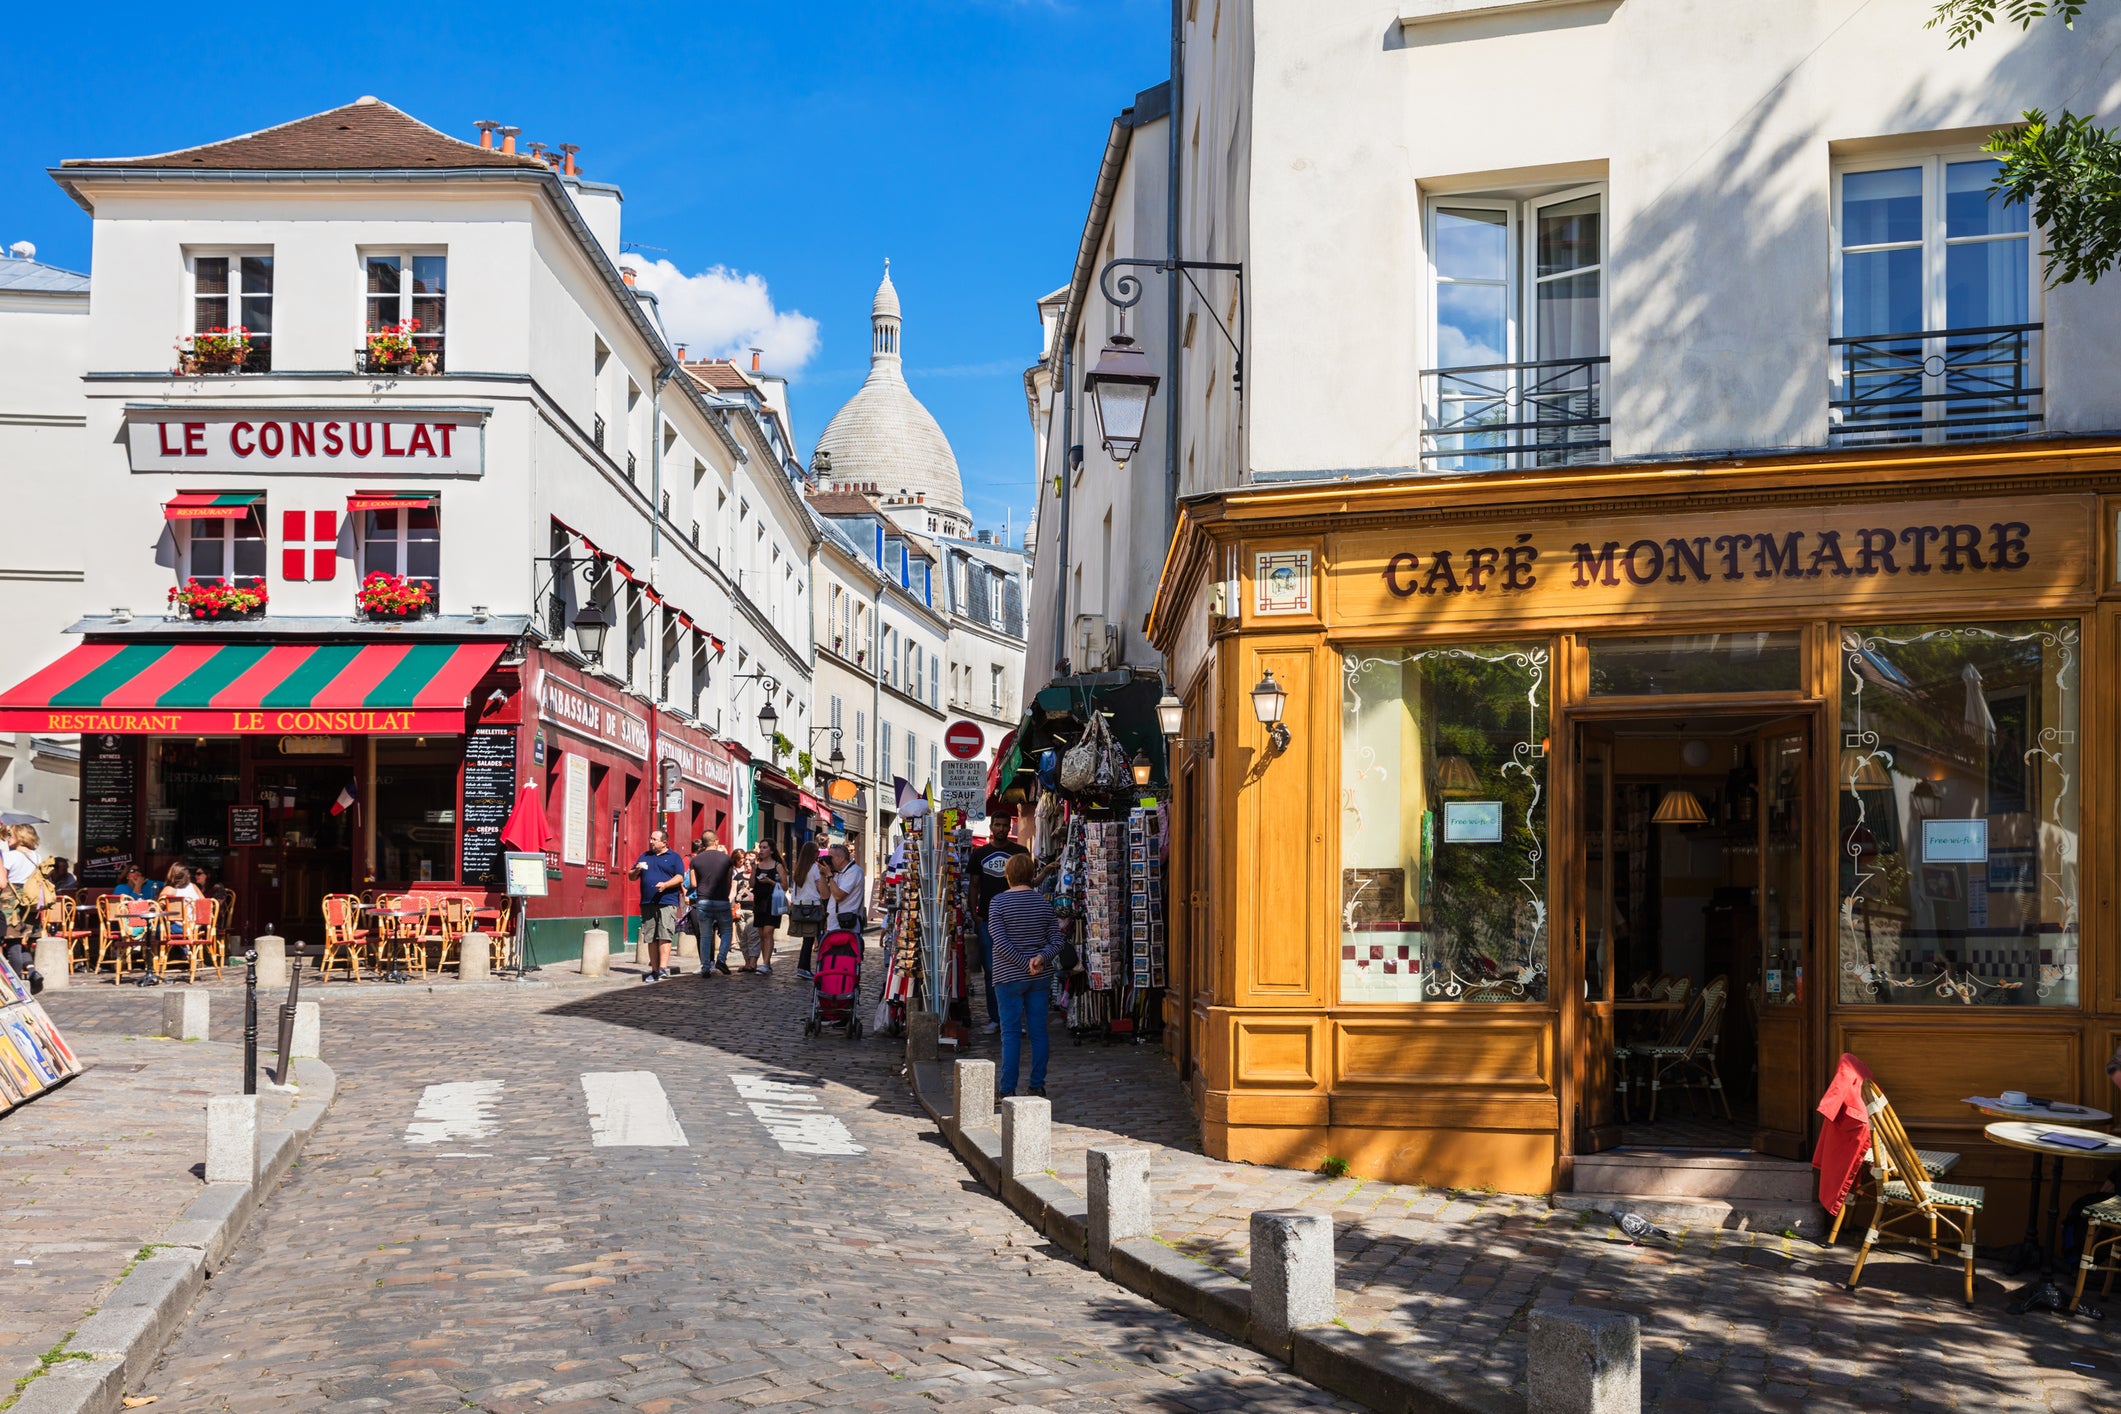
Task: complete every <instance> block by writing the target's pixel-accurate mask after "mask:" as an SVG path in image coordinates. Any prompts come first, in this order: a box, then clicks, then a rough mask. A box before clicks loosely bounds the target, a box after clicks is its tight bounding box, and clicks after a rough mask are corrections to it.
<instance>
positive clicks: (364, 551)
mask: <svg viewBox="0 0 2121 1414" xmlns="http://www.w3.org/2000/svg"><path fill="white" fill-rule="evenodd" d="M360 532H361V534H360V541H361V544H360V550H361V578H362V579H364V580H365V579H367V578H368V576H370V575H372V574H387V575H395V576H398V577H401V578H403V579H407V580H411V581H414V582H416V583H419V584H424V585H426V586H427V592H428V593H429V594H431V595H433V596H434V598H435V600H436V601H437V602H439V601H440V599H441V596H442V513H441V511H440V509H439V508H438V507H437V506H435V505H434V504H433V503H429V504H428V505H427V506H426V507H425V508H424V509H419V508H399V509H396V510H383V511H363V512H361V519H360Z"/></svg>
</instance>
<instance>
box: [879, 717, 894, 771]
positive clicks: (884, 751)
mask: <svg viewBox="0 0 2121 1414" xmlns="http://www.w3.org/2000/svg"><path fill="white" fill-rule="evenodd" d="M876 778H877V779H878V780H880V781H888V780H890V779H891V723H889V722H887V721H885V720H884V719H883V718H881V717H879V718H877V722H876Z"/></svg>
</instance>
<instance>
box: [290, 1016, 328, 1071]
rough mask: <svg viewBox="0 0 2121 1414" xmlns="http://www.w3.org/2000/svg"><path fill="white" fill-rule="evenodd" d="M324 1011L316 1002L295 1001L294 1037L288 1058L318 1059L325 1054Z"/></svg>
mask: <svg viewBox="0 0 2121 1414" xmlns="http://www.w3.org/2000/svg"><path fill="white" fill-rule="evenodd" d="M323 1046H324V1013H323V1012H322V1011H321V1010H319V1009H318V1007H317V1004H316V1003H315V1002H296V1003H295V1030H294V1038H293V1040H292V1041H291V1043H290V1044H289V1046H288V1050H287V1058H288V1059H289V1060H291V1061H293V1060H316V1059H318V1058H319V1057H320V1056H322V1055H323V1054H324V1050H323Z"/></svg>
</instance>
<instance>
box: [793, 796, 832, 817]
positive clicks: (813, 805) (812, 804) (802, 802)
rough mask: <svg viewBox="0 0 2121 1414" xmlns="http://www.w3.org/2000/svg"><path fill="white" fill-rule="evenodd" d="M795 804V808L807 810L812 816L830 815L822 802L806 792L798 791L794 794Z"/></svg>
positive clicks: (829, 811)
mask: <svg viewBox="0 0 2121 1414" xmlns="http://www.w3.org/2000/svg"><path fill="white" fill-rule="evenodd" d="M795 803H796V806H797V808H799V809H802V810H807V811H809V812H810V813H811V814H813V815H830V814H831V813H832V811H831V810H830V809H829V808H827V806H826V805H825V802H824V801H822V800H819V799H818V798H817V797H816V796H814V795H812V794H811V793H810V792H809V791H807V790H799V791H797V792H796V793H795Z"/></svg>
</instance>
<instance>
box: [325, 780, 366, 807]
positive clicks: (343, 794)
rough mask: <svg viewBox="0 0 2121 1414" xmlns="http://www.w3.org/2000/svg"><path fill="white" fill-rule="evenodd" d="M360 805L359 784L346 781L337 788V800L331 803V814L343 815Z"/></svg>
mask: <svg viewBox="0 0 2121 1414" xmlns="http://www.w3.org/2000/svg"><path fill="white" fill-rule="evenodd" d="M360 803H361V788H360V782H358V781H351V780H350V781H348V782H347V783H346V784H345V785H343V786H341V787H340V788H339V798H338V799H337V800H334V801H333V802H332V803H331V813H332V814H334V815H344V814H345V813H346V812H347V811H349V810H352V809H353V808H355V807H356V806H358V805H359V804H360Z"/></svg>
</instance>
